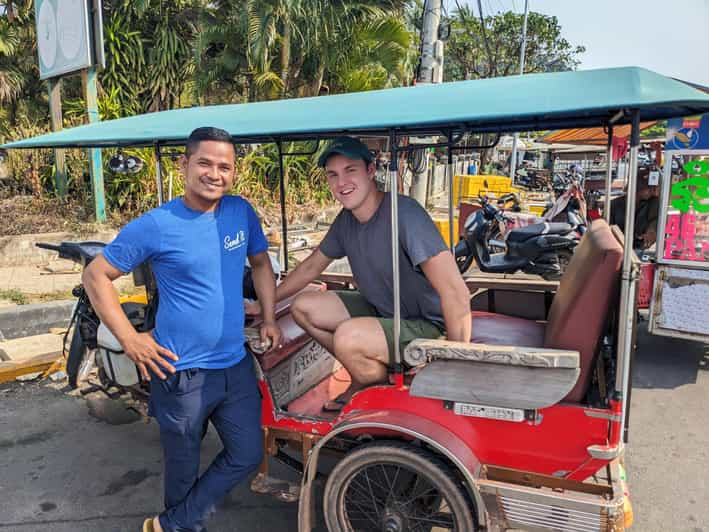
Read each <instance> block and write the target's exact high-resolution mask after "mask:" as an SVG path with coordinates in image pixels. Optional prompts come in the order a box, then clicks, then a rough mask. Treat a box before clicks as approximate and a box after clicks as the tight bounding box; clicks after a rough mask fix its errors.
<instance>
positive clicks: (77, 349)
mask: <svg viewBox="0 0 709 532" xmlns="http://www.w3.org/2000/svg"><path fill="white" fill-rule="evenodd" d="M85 355H86V344H85V343H84V339H83V338H82V337H81V330H80V328H79V324H78V323H76V324H74V332H73V334H72V335H71V344H69V354H68V355H67V357H66V375H67V380H68V381H69V386H70V387H71V389H72V390H76V388H77V386H78V385H79V383H78V377H79V368H80V367H81V361H82V360H84V356H85Z"/></svg>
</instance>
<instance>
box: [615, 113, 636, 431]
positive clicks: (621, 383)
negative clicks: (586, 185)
mask: <svg viewBox="0 0 709 532" xmlns="http://www.w3.org/2000/svg"><path fill="white" fill-rule="evenodd" d="M639 146H640V111H639V110H638V109H633V111H632V130H631V133H630V163H629V164H630V172H629V177H628V191H627V196H626V207H625V242H624V246H623V273H622V277H621V286H620V314H619V323H618V344H617V345H618V350H619V353H618V365H617V367H618V368H619V369H620V371H619V372H618V374H617V376H616V385H615V389H616V395H617V396H619V398H620V399H621V400H622V401H623V415H622V418H621V419H622V423H623V441H625V442H627V441H628V423H627V421H628V420H627V417H626V416H627V414H628V408H629V403H630V388H631V380H630V362H631V358H632V354H633V340H634V338H633V337H634V331H635V300H636V289H637V278H638V272H637V271H635V270H637V268H636V267H635V266H634V261H633V254H634V253H635V250H634V249H633V235H634V233H635V200H636V196H637V193H636V192H637V181H638V148H639Z"/></svg>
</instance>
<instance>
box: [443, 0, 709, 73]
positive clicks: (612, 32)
mask: <svg viewBox="0 0 709 532" xmlns="http://www.w3.org/2000/svg"><path fill="white" fill-rule="evenodd" d="M443 1H444V5H445V6H446V8H447V9H448V11H449V12H451V11H454V10H455V5H456V4H455V1H454V0H443ZM459 2H460V3H461V4H463V3H467V4H470V6H471V7H473V8H474V9H475V12H476V13H477V0H465V1H461V0H459ZM482 7H483V11H484V12H485V14H486V15H487V14H490V13H495V12H499V11H506V10H513V11H516V12H518V13H522V12H523V11H524V0H482ZM529 9H530V11H537V12H539V13H544V14H545V15H555V16H556V17H557V18H558V19H559V24H560V25H561V27H562V34H563V36H564V37H565V38H566V39H567V40H568V41H570V42H571V43H572V44H582V45H584V46H585V47H586V52H585V53H584V54H583V56H582V57H581V65H579V68H580V69H591V68H604V67H614V66H630V65H632V66H641V67H644V68H648V69H650V70H654V71H655V72H659V73H660V74H664V75H666V76H671V77H675V78H680V79H684V80H686V81H692V82H695V83H700V84H702V85H707V86H709V0H663V1H661V0H584V1H582V0H529Z"/></svg>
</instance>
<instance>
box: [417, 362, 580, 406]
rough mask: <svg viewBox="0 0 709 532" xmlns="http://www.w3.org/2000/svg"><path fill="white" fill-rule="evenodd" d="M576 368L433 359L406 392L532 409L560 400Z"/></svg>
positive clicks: (575, 379)
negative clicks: (532, 366) (534, 366)
mask: <svg viewBox="0 0 709 532" xmlns="http://www.w3.org/2000/svg"><path fill="white" fill-rule="evenodd" d="M579 373H580V370H579V369H571V368H530V367H526V366H505V365H501V364H486V363H484V362H470V361H468V360H436V361H434V362H432V363H431V364H429V365H427V366H425V367H424V368H423V369H422V370H420V371H419V372H418V373H417V374H416V376H415V377H414V380H413V382H412V383H411V390H410V393H411V395H413V396H416V397H428V398H431V399H441V400H444V401H457V402H463V403H473V404H476V405H485V406H499V407H503V408H522V409H531V410H536V409H539V408H545V407H548V406H551V405H554V404H556V403H558V402H560V401H561V400H562V399H563V398H564V397H566V395H567V394H568V393H569V392H570V391H571V389H572V388H573V387H574V385H575V384H576V381H577V380H578V377H579Z"/></svg>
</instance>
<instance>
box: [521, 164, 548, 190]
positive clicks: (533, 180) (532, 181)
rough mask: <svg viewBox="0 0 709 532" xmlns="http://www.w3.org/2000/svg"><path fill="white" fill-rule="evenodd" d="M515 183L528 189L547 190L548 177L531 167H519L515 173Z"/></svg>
mask: <svg viewBox="0 0 709 532" xmlns="http://www.w3.org/2000/svg"><path fill="white" fill-rule="evenodd" d="M515 185H516V186H520V187H523V188H526V189H528V190H548V189H549V183H548V179H547V178H545V177H544V176H543V175H542V173H541V172H539V171H537V170H535V169H533V168H520V169H519V170H517V172H516V173H515Z"/></svg>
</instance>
